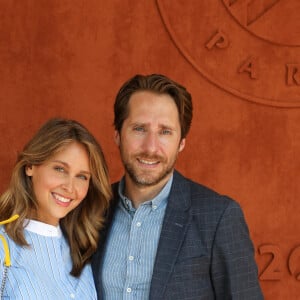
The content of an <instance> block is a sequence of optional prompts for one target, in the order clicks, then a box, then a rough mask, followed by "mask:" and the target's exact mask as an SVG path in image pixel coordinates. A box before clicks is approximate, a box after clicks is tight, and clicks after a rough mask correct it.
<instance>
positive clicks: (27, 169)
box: [25, 165, 33, 177]
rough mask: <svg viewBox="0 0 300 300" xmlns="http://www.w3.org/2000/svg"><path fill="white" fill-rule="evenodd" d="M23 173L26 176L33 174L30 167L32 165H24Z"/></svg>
mask: <svg viewBox="0 0 300 300" xmlns="http://www.w3.org/2000/svg"><path fill="white" fill-rule="evenodd" d="M25 173H26V175H27V176H29V177H30V176H32V175H33V168H32V165H27V166H26V167H25Z"/></svg>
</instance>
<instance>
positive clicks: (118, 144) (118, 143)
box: [114, 130, 120, 147]
mask: <svg viewBox="0 0 300 300" xmlns="http://www.w3.org/2000/svg"><path fill="white" fill-rule="evenodd" d="M114 140H115V143H116V145H117V146H118V147H119V146H120V133H119V131H118V130H115V135H114Z"/></svg>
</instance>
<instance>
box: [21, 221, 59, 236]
mask: <svg viewBox="0 0 300 300" xmlns="http://www.w3.org/2000/svg"><path fill="white" fill-rule="evenodd" d="M24 229H26V230H28V231H30V232H33V233H37V234H39V235H43V236H51V237H61V236H62V231H61V229H60V226H59V225H58V226H53V225H49V224H46V223H43V222H39V221H36V220H29V219H25V227H24Z"/></svg>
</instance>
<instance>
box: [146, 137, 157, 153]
mask: <svg viewBox="0 0 300 300" xmlns="http://www.w3.org/2000/svg"><path fill="white" fill-rule="evenodd" d="M158 143H159V141H158V137H157V135H156V134H155V133H152V132H148V133H147V135H146V136H145V140H144V149H145V150H146V151H147V152H149V153H154V152H156V151H157V148H158Z"/></svg>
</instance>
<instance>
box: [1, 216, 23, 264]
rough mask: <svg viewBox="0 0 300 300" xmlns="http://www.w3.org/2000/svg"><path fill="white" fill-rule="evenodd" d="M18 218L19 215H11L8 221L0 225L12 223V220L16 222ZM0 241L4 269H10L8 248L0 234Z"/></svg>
mask: <svg viewBox="0 0 300 300" xmlns="http://www.w3.org/2000/svg"><path fill="white" fill-rule="evenodd" d="M18 218H19V215H13V216H12V217H10V218H9V219H7V220H4V221H2V222H0V225H4V224H7V223H10V222H13V221H14V220H16V219H18ZM0 240H1V242H2V244H3V248H4V265H5V266H6V267H10V254H9V248H8V244H7V241H6V239H5V237H4V236H3V235H2V234H0Z"/></svg>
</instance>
